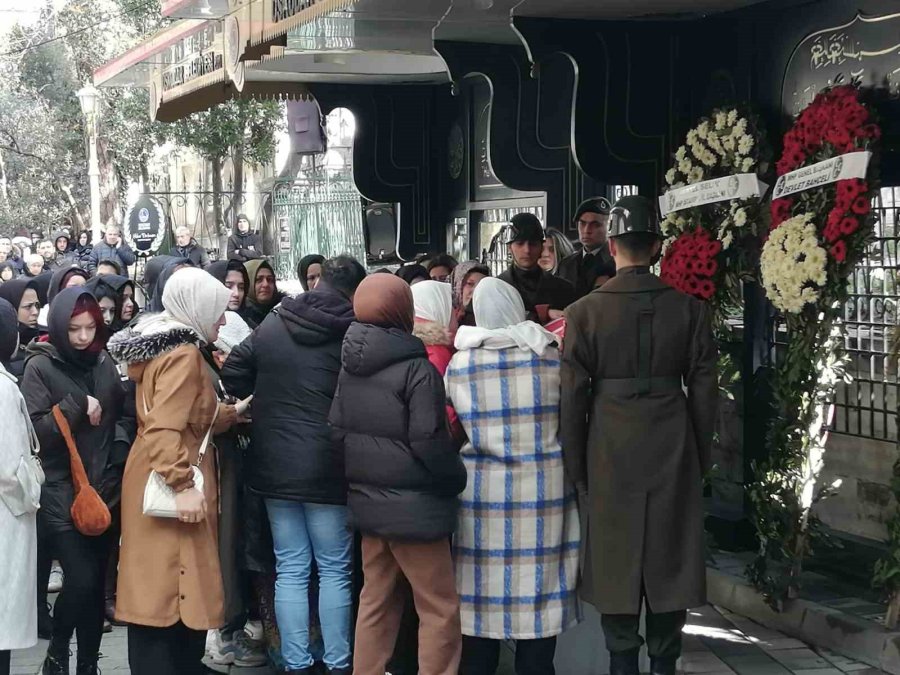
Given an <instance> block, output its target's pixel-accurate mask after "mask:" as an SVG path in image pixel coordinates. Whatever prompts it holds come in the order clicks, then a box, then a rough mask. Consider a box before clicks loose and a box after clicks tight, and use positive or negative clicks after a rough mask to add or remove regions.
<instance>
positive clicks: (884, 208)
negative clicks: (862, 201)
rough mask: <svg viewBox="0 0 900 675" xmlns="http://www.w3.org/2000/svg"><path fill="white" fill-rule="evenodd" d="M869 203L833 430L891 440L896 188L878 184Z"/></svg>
mask: <svg viewBox="0 0 900 675" xmlns="http://www.w3.org/2000/svg"><path fill="white" fill-rule="evenodd" d="M874 206H875V208H876V222H875V234H876V237H875V239H874V240H873V242H872V243H871V245H870V246H869V250H868V254H867V256H866V257H865V258H864V259H863V260H862V261H861V262H860V263H859V265H858V266H857V268H856V270H855V272H854V273H853V275H852V276H851V277H850V279H849V287H848V291H849V297H848V300H847V303H846V305H845V307H844V327H845V331H846V337H845V343H844V347H845V349H846V350H847V354H848V356H849V358H850V363H849V367H848V375H850V376H851V377H852V378H853V380H852V382H850V383H849V384H842V385H840V386H839V387H838V389H837V392H836V394H835V406H836V409H835V421H834V430H835V431H837V432H839V433H843V434H850V435H853V436H862V437H865V438H873V439H877V440H884V441H896V440H897V420H896V416H897V397H898V377H897V376H898V373H897V371H896V369H894V370H891V369H890V368H888V364H887V361H888V351H889V347H890V343H891V337H892V335H893V333H894V331H895V330H896V329H897V309H898V306H900V270H898V265H897V262H898V243H900V234H898V228H900V187H885V188H882V190H881V194H880V195H879V196H878V198H877V199H876V200H875V204H874Z"/></svg>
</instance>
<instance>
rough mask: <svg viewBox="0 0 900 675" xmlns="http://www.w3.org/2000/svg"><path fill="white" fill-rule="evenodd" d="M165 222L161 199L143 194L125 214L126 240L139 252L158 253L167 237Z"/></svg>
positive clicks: (145, 253) (146, 253)
mask: <svg viewBox="0 0 900 675" xmlns="http://www.w3.org/2000/svg"><path fill="white" fill-rule="evenodd" d="M165 222H166V219H165V214H164V212H163V207H162V204H161V203H160V202H159V200H158V199H156V198H155V197H151V196H150V195H141V196H140V197H139V198H138V200H137V201H136V202H135V203H134V204H132V206H131V208H130V209H128V213H126V214H125V228H124V229H125V232H124V234H125V241H126V242H128V245H129V246H131V248H133V249H134V250H135V251H136V252H137V253H138V254H144V255H150V254H152V253H156V251H158V250H159V247H160V246H162V243H163V240H164V239H165V238H166V227H165Z"/></svg>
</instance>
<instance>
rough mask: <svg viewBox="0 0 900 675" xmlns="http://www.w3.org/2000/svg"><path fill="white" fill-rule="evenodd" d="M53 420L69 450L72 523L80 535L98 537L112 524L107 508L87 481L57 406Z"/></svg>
mask: <svg viewBox="0 0 900 675" xmlns="http://www.w3.org/2000/svg"><path fill="white" fill-rule="evenodd" d="M53 418H54V419H55V420H56V425H57V426H58V427H59V431H60V433H62V435H63V438H64V439H65V440H66V446H67V447H68V448H69V465H70V466H71V470H72V483H73V484H74V486H75V500H74V501H73V502H72V510H71V514H72V522H73V523H74V524H75V529H76V530H78V531H79V532H81V534H83V535H86V536H88V537H99V536H100V535H101V534H103V533H104V532H106V531H107V530H108V529H109V526H110V523H111V522H112V516H111V515H110V513H109V507H107V506H106V503H105V502H104V501H103V498H102V497H100V495H99V494H97V491H96V490H95V489H94V488H93V486H92V485H91V483H90V481H89V480H88V477H87V473H86V472H85V470H84V464H83V463H82V462H81V455H79V454H78V447H77V446H76V445H75V439H74V438H72V430H71V429H70V428H69V422H68V420H67V419H66V416H65V415H63V412H62V410H60V408H59V406H58V405H55V406H53Z"/></svg>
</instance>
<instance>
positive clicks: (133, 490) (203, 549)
mask: <svg viewBox="0 0 900 675" xmlns="http://www.w3.org/2000/svg"><path fill="white" fill-rule="evenodd" d="M205 368H206V366H205V364H204V362H203V357H202V356H201V354H200V351H199V349H198V348H197V346H195V345H192V344H183V345H181V346H179V347H176V348H175V349H173V350H172V351H169V352H166V353H163V354H162V355H160V356H157V357H156V358H154V359H152V360H151V361H146V362H142V363H132V364H131V365H129V367H128V376H129V377H130V378H131V379H132V380H134V381H135V382H136V383H137V411H138V433H137V440H136V441H135V444H134V446H133V447H132V450H131V454H130V455H129V457H128V463H127V464H126V466H125V476H124V479H123V485H122V548H121V554H120V559H119V585H118V593H117V601H116V618H117V619H118V620H119V621H124V622H127V623H134V624H138V625H142V626H154V627H166V626H171V625H173V624H175V623H177V622H178V621H181V622H183V623H184V624H185V625H186V626H187V627H188V628H191V629H194V630H209V629H212V628H218V627H220V626H221V625H222V624H223V623H224V618H223V594H222V575H221V571H220V568H219V552H218V539H217V524H218V506H219V505H218V496H217V492H218V483H217V476H216V468H215V467H216V461H215V452H216V449H215V447H213V445H212V444H210V446H209V448H208V450H207V453H206V457H205V458H204V460H203V464H202V466H201V470H202V472H203V480H204V483H205V487H204V492H205V494H206V503H207V517H206V520H204V521H203V522H201V523H198V524H192V523H182V522H180V521H178V520H173V519H167V518H154V517H149V516H145V515H143V513H142V506H143V497H144V486H145V485H146V483H147V478H148V477H149V475H150V472H151V470H155V471H158V472H160V473H161V474H162V475H163V476H164V477H165V479H166V483H167V484H168V485H170V486H171V487H172V488H173V489H175V490H176V491H177V492H180V491H181V490H185V489H188V488H191V487H193V479H192V471H191V466H192V465H193V464H194V463H196V461H197V457H198V454H199V449H200V445H201V443H202V441H203V437H204V436H205V435H206V432H207V430H208V429H209V425H210V423H211V422H212V420H213V415H214V413H215V408H216V406H217V405H221V409H220V410H219V415H218V418H217V420H216V432H219V431H220V430H222V431H224V430H225V429H227V428H228V427H230V426H231V425H232V424H233V423H234V418H235V414H234V408H233V407H227V406H224V405H223V404H219V403H218V400H217V398H216V395H215V391H214V390H213V387H212V385H211V384H210V381H209V378H208V377H207V374H206V371H205ZM144 400H146V403H147V410H149V413H148V412H146V411H145V409H144V403H143V401H144Z"/></svg>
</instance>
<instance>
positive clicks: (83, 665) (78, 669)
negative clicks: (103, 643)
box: [75, 656, 100, 675]
mask: <svg viewBox="0 0 900 675" xmlns="http://www.w3.org/2000/svg"><path fill="white" fill-rule="evenodd" d="M99 673H100V669H99V668H98V667H97V657H96V656H95V657H94V658H93V659H87V660H83V659H82V658H81V657H80V656H79V657H78V663H77V664H76V666H75V675H98V674H99Z"/></svg>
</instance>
